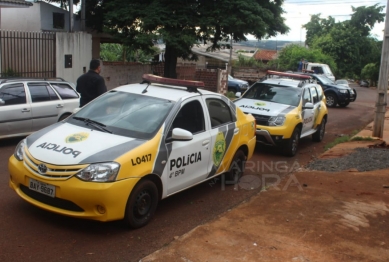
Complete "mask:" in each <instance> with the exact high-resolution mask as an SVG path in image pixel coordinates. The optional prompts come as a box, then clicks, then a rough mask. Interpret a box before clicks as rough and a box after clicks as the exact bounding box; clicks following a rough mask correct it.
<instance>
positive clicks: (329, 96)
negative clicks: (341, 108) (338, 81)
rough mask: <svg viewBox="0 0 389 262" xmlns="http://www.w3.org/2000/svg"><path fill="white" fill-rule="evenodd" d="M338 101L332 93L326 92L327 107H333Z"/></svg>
mask: <svg viewBox="0 0 389 262" xmlns="http://www.w3.org/2000/svg"><path fill="white" fill-rule="evenodd" d="M337 103H338V98H337V97H336V95H335V94H334V93H329V94H326V105H327V106H328V107H335V106H336V104H337Z"/></svg>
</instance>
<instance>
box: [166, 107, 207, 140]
mask: <svg viewBox="0 0 389 262" xmlns="http://www.w3.org/2000/svg"><path fill="white" fill-rule="evenodd" d="M177 127H178V128H182V129H185V130H188V131H190V132H192V133H193V134H196V133H200V132H203V131H204V130H205V126H204V112H203V107H202V106H201V104H200V102H199V101H197V100H195V101H192V102H189V103H187V104H185V105H184V106H183V107H182V108H181V109H180V111H179V112H178V114H177V115H176V117H175V119H174V121H173V124H172V127H171V129H173V128H177Z"/></svg>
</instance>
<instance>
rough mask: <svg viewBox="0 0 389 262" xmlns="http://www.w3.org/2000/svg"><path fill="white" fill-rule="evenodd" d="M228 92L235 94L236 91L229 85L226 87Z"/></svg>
mask: <svg viewBox="0 0 389 262" xmlns="http://www.w3.org/2000/svg"><path fill="white" fill-rule="evenodd" d="M228 92H232V93H234V94H236V92H237V91H236V89H235V88H233V87H229V88H228Z"/></svg>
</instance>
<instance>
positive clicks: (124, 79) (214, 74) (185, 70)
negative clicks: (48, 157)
mask: <svg viewBox="0 0 389 262" xmlns="http://www.w3.org/2000/svg"><path fill="white" fill-rule="evenodd" d="M163 66H164V65H163V63H158V64H152V65H145V64H141V63H132V62H103V63H102V70H101V76H102V77H104V80H105V85H106V86H107V89H108V90H110V89H113V88H115V87H118V86H121V85H125V84H133V83H140V82H141V81H142V75H143V74H155V75H159V76H163ZM176 71H177V78H178V79H184V80H196V81H203V82H204V85H205V87H204V89H206V90H209V91H212V92H217V93H221V94H226V93H227V72H226V70H221V69H198V68H196V65H195V64H177V68H176Z"/></svg>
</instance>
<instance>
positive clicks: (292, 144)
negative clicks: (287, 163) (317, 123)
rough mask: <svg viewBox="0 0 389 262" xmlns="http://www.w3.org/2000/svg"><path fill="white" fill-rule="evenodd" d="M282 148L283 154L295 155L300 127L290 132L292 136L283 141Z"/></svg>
mask: <svg viewBox="0 0 389 262" xmlns="http://www.w3.org/2000/svg"><path fill="white" fill-rule="evenodd" d="M285 142H286V143H285V145H284V148H283V153H284V155H285V156H290V157H292V156H295V155H296V153H297V148H298V145H299V142H300V128H299V127H296V128H295V129H294V131H293V133H292V136H291V137H290V138H289V139H288V140H286V141H285Z"/></svg>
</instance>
